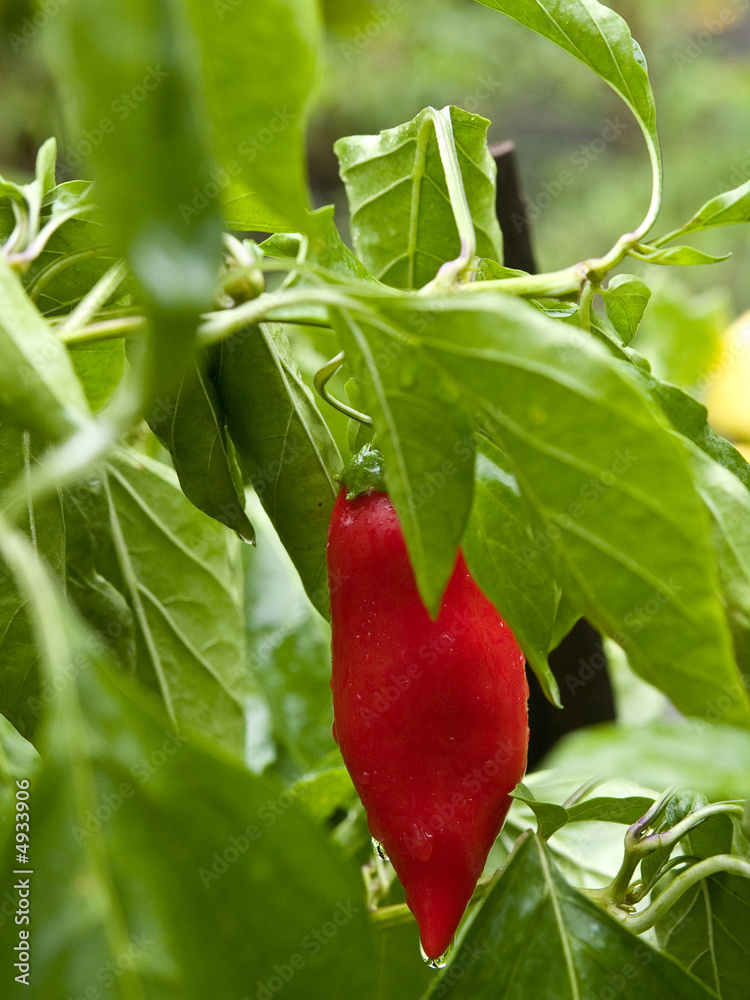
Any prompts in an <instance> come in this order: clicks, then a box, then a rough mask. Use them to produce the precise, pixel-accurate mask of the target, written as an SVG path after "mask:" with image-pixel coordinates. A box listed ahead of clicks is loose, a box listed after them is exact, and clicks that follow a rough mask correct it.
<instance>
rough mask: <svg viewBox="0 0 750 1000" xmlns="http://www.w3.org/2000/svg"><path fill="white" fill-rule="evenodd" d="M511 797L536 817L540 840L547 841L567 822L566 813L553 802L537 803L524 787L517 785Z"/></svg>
mask: <svg viewBox="0 0 750 1000" xmlns="http://www.w3.org/2000/svg"><path fill="white" fill-rule="evenodd" d="M510 794H511V796H512V797H513V798H514V799H518V801H519V802H525V803H526V805H527V806H528V807H529V809H531V811H532V812H533V813H534V815H535V816H536V820H537V824H538V828H537V835H538V836H539V837H541V839H542V840H549V838H550V837H551V836H552V834H553V833H554V832H555V831H556V830H559V829H561V828H562V827H563V826H565V824H566V823H567V822H568V811H567V809H565V808H564V807H563V806H560V805H557V804H556V803H555V802H539V801H537V799H535V798H534V796H533V795H532V794H531V792H530V791H529V790H528V788H526V787H525V786H524V785H519V786H518V787H517V788H516V789H515V790H514V791H512V792H511V793H510Z"/></svg>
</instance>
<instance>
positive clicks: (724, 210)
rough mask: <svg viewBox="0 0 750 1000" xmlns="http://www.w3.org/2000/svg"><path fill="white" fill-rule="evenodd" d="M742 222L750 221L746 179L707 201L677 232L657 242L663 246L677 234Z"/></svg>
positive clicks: (749, 183) (749, 200)
mask: <svg viewBox="0 0 750 1000" xmlns="http://www.w3.org/2000/svg"><path fill="white" fill-rule="evenodd" d="M741 222H750V181H745V183H744V184H741V185H740V186H739V187H737V188H734V189H733V190H732V191H726V192H725V193H724V194H719V195H717V196H716V197H715V198H712V199H711V200H710V201H707V202H706V204H705V205H703V206H702V207H701V208H699V209H698V211H697V212H696V213H695V215H694V216H693V217H692V219H690V221H689V222H687V223H685V225H684V226H682V227H681V228H680V229H677V230H675V232H673V233H668V234H667V235H666V236H662V237H661V238H660V239H658V240H657V241H656V242H657V245H659V246H661V245H663V244H664V243H669V242H671V241H672V240H673V239H675V238H676V237H677V236H687V234H688V233H699V232H701V231H702V230H704V229H714V228H715V227H716V226H736V225H738V224H739V223H741Z"/></svg>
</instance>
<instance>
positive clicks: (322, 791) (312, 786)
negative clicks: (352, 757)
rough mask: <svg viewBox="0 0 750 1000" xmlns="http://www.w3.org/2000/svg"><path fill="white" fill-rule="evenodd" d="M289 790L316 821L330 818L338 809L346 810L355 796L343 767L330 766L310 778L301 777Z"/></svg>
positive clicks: (354, 799) (319, 821) (350, 781)
mask: <svg viewBox="0 0 750 1000" xmlns="http://www.w3.org/2000/svg"><path fill="white" fill-rule="evenodd" d="M290 791H291V792H292V794H293V795H295V796H296V798H297V799H298V801H299V802H300V803H301V805H302V806H303V807H304V809H305V811H306V812H307V813H309V814H310V816H312V818H313V819H314V820H316V821H317V822H318V823H323V822H324V821H325V820H327V819H330V817H331V816H333V814H334V813H335V812H336V811H337V810H339V809H346V810H348V809H349V808H350V807H351V806H352V805H353V803H354V802H355V801H356V798H357V793H356V791H355V789H354V785H353V784H352V779H351V778H350V777H349V772H348V771H347V769H346V768H345V767H332V768H329V769H328V770H327V771H321V772H320V773H319V774H316V775H315V776H314V777H312V778H303V779H301V780H300V781H297V782H295V784H294V785H292V787H291V789H290Z"/></svg>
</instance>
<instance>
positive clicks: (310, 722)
mask: <svg viewBox="0 0 750 1000" xmlns="http://www.w3.org/2000/svg"><path fill="white" fill-rule="evenodd" d="M248 509H249V511H250V514H251V517H252V519H253V523H254V524H255V527H256V531H257V533H258V542H257V546H256V547H255V548H250V547H249V546H244V547H243V550H242V557H243V567H244V571H245V627H246V634H247V654H248V659H249V663H250V667H251V669H252V674H253V677H254V678H255V679H256V680H257V682H258V685H259V686H260V687H261V689H262V691H263V694H264V695H265V698H266V700H267V702H268V705H269V706H270V709H271V715H272V719H273V729H274V736H275V739H276V742H277V743H278V744H280V746H281V747H282V748H283V750H284V752H285V754H286V756H287V757H288V758H290V759H291V761H292V762H293V765H294V768H295V769H296V770H297V772H306V771H309V770H310V768H312V767H314V766H315V765H316V764H317V763H318V761H319V760H320V758H321V757H322V756H323V755H324V754H325V753H327V752H328V751H330V750H331V749H332V748H333V745H334V744H333V737H332V736H331V722H332V720H333V709H332V707H331V688H330V679H331V630H330V628H329V627H328V623H327V622H325V621H324V620H323V619H322V618H321V617H320V615H319V614H318V613H317V612H316V611H315V609H314V608H313V606H312V604H311V603H310V601H309V599H308V597H307V595H306V594H305V590H304V588H303V586H302V583H301V581H300V578H299V575H298V574H297V572H296V570H295V568H294V565H293V564H292V562H291V560H290V558H289V556H288V554H287V552H286V550H285V549H284V546H283V545H282V544H281V542H280V541H279V538H278V535H277V534H276V532H275V531H274V530H273V526H272V525H271V523H270V521H269V519H268V516H267V514H266V513H265V512H264V510H263V508H262V506H261V504H260V502H259V500H258V498H257V496H255V495H253V494H251V495H250V496H249V497H248Z"/></svg>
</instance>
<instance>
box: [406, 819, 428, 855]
mask: <svg viewBox="0 0 750 1000" xmlns="http://www.w3.org/2000/svg"><path fill="white" fill-rule="evenodd" d="M412 829H413V830H414V837H413V838H412V841H411V843H410V844H409V853H410V854H411V856H412V857H413V858H415V859H416V860H417V861H429V860H430V858H431V857H432V833H431V832H430V831H429V830H425V829H423V828H422V827H420V826H418V825H417V824H416V823H414V824H413V827H412Z"/></svg>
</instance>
